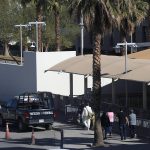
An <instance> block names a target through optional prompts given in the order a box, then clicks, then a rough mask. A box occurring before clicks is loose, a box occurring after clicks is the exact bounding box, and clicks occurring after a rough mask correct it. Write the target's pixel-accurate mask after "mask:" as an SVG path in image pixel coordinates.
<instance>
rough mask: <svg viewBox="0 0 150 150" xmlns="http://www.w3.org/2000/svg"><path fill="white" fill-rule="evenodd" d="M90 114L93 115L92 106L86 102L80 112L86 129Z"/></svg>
mask: <svg viewBox="0 0 150 150" xmlns="http://www.w3.org/2000/svg"><path fill="white" fill-rule="evenodd" d="M92 116H93V111H92V108H91V107H90V106H89V103H87V105H85V106H84V108H83V112H82V121H83V124H84V125H85V127H86V129H87V130H89V129H90V126H91V118H92Z"/></svg>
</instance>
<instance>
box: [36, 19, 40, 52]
mask: <svg viewBox="0 0 150 150" xmlns="http://www.w3.org/2000/svg"><path fill="white" fill-rule="evenodd" d="M38 49H39V45H38V23H37V21H36V52H38V51H39V50H38Z"/></svg>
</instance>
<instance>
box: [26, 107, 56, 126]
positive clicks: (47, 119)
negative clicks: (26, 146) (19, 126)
mask: <svg viewBox="0 0 150 150" xmlns="http://www.w3.org/2000/svg"><path fill="white" fill-rule="evenodd" d="M53 121H54V113H53V110H49V109H42V110H31V111H30V112H29V124H45V123H53Z"/></svg>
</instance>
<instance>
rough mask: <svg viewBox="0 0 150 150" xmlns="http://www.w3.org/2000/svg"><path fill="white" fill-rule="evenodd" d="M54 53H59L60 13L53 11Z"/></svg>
mask: <svg viewBox="0 0 150 150" xmlns="http://www.w3.org/2000/svg"><path fill="white" fill-rule="evenodd" d="M55 33H56V51H60V13H59V12H58V11H55Z"/></svg>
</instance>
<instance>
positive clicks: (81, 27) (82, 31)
mask: <svg viewBox="0 0 150 150" xmlns="http://www.w3.org/2000/svg"><path fill="white" fill-rule="evenodd" d="M80 21H81V22H80V24H79V25H80V29H81V55H83V46H84V41H83V38H84V34H83V33H84V24H83V12H82V11H81V18H80Z"/></svg>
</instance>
